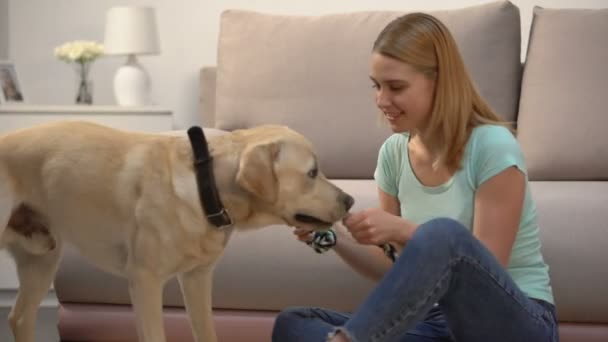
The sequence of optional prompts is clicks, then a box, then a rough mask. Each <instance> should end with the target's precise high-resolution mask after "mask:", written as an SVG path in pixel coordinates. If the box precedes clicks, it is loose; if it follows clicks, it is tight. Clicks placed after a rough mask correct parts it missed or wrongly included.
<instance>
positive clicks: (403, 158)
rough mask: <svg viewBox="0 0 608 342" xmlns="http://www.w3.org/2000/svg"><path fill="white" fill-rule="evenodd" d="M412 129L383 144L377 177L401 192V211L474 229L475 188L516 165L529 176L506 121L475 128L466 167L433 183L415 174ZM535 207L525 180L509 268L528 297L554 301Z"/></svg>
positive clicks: (388, 188) (417, 219) (386, 187)
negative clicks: (411, 158)
mask: <svg viewBox="0 0 608 342" xmlns="http://www.w3.org/2000/svg"><path fill="white" fill-rule="evenodd" d="M408 140H409V134H407V133H402V134H393V135H392V136H390V137H389V138H388V139H387V140H386V141H385V142H384V144H383V145H382V147H381V148H380V153H379V154H378V165H377V167H376V172H375V173H374V177H375V179H376V182H377V184H378V186H379V187H380V189H381V190H382V191H384V192H386V193H387V194H389V195H392V196H395V197H397V199H398V200H399V203H400V206H401V216H403V217H405V218H407V219H409V220H411V221H413V222H415V223H417V224H422V223H424V222H426V221H428V220H430V219H432V218H436V217H449V218H452V219H455V220H458V221H459V222H460V223H462V224H463V225H464V226H465V227H468V228H469V229H470V230H471V231H472V229H473V216H474V210H475V193H476V191H477V189H478V188H479V186H480V185H481V184H482V183H483V182H485V181H486V180H488V179H490V178H491V177H493V176H495V175H497V174H498V173H500V172H502V171H504V170H505V169H507V168H509V167H511V166H515V167H517V168H518V169H519V170H521V171H522V172H523V173H524V174H525V175H526V178H527V170H526V165H525V163H524V159H523V155H522V152H521V149H520V147H519V144H518V142H517V140H516V139H515V137H514V136H513V134H512V133H511V132H510V131H509V130H508V129H507V128H505V127H502V126H498V125H482V126H478V127H476V128H474V129H473V132H472V134H471V137H470V139H469V141H468V143H467V146H466V149H465V153H464V156H463V160H462V164H461V165H462V168H461V169H459V170H458V171H457V172H456V173H455V174H454V175H453V177H452V178H451V179H450V180H449V181H447V182H446V183H444V184H442V185H439V186H435V187H429V186H425V185H423V184H422V183H420V181H419V180H418V178H417V177H416V175H415V174H414V172H413V171H412V168H411V166H410V162H409V153H408V148H407V143H408ZM540 246H541V245H540V238H539V232H538V222H537V219H536V207H535V205H534V202H533V201H532V197H531V195H530V188H529V185H528V183H527V181H526V194H525V199H524V206H523V211H522V215H521V220H520V224H519V230H518V232H517V236H516V239H515V242H514V244H513V249H512V251H511V258H510V260H509V265H508V272H509V274H510V275H511V277H512V278H513V280H514V281H515V283H516V284H517V285H518V286H519V288H520V289H521V290H522V291H523V292H524V293H526V294H527V295H528V296H529V297H532V298H537V299H542V300H545V301H547V302H550V303H553V294H552V290H551V285H550V282H549V267H548V266H547V264H546V263H545V262H544V260H543V257H542V254H541V251H540Z"/></svg>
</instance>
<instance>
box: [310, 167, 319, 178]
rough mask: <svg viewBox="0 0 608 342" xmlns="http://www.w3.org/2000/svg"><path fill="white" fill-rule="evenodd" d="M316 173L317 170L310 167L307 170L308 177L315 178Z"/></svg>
mask: <svg viewBox="0 0 608 342" xmlns="http://www.w3.org/2000/svg"><path fill="white" fill-rule="evenodd" d="M318 173H319V170H317V169H312V170H310V171H308V177H310V178H317V174H318Z"/></svg>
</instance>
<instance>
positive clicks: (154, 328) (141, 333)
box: [129, 270, 165, 342]
mask: <svg viewBox="0 0 608 342" xmlns="http://www.w3.org/2000/svg"><path fill="white" fill-rule="evenodd" d="M163 285H164V281H163V280H161V279H159V278H158V276H157V275H155V274H152V273H151V272H146V271H141V270H138V271H135V272H131V274H130V275H129V293H130V295H131V302H132V303H133V309H134V312H135V324H136V326H137V336H138V337H139V341H140V342H165V329H164V325H163V324H164V322H163V304H162V288H163Z"/></svg>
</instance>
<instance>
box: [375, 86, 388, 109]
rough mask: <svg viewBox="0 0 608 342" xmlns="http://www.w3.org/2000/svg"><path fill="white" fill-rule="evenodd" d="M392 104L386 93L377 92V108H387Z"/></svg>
mask: <svg viewBox="0 0 608 342" xmlns="http://www.w3.org/2000/svg"><path fill="white" fill-rule="evenodd" d="M390 104H391V101H390V98H389V97H388V94H386V92H385V91H382V90H378V91H377V92H376V106H378V107H379V108H385V107H388V106H389V105H390Z"/></svg>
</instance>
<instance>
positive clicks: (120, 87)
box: [104, 6, 160, 106]
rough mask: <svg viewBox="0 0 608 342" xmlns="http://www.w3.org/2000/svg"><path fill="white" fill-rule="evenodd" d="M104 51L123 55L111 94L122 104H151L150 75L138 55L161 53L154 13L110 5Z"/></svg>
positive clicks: (149, 8)
mask: <svg viewBox="0 0 608 342" xmlns="http://www.w3.org/2000/svg"><path fill="white" fill-rule="evenodd" d="M104 52H105V54H107V55H126V56H127V61H126V63H125V64H124V65H123V66H121V67H120V68H118V70H117V71H116V74H115V76H114V96H115V98H116V102H117V103H118V104H119V105H121V106H144V105H147V104H149V103H150V77H149V76H148V73H147V71H146V69H144V67H143V66H142V65H141V64H139V62H138V61H137V55H152V54H158V53H160V43H159V39H158V31H157V28H156V15H155V12H154V8H151V7H139V6H128V7H112V8H110V9H109V10H108V12H107V14H106V27H105V38H104Z"/></svg>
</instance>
